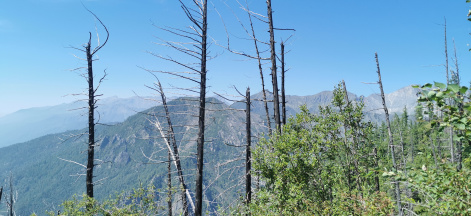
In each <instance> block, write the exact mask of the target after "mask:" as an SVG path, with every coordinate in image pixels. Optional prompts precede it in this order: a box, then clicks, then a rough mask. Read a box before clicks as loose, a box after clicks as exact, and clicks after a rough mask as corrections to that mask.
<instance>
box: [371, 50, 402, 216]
mask: <svg viewBox="0 0 471 216" xmlns="http://www.w3.org/2000/svg"><path fill="white" fill-rule="evenodd" d="M375 59H376V67H377V72H378V84H379V89H380V91H381V100H382V102H383V108H384V114H385V115H386V126H387V128H388V135H389V148H390V151H391V158H392V163H393V169H394V171H395V172H396V173H397V164H396V153H395V150H394V140H393V135H392V132H391V124H390V122H389V111H388V107H387V106H386V100H385V98H384V91H383V82H382V81H381V71H380V68H379V60H378V53H375ZM394 186H395V189H396V204H397V211H398V212H399V215H401V216H402V215H403V212H402V207H401V189H400V188H399V182H397V181H395V182H394Z"/></svg>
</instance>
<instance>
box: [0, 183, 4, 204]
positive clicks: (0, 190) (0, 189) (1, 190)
mask: <svg viewBox="0 0 471 216" xmlns="http://www.w3.org/2000/svg"><path fill="white" fill-rule="evenodd" d="M2 194H3V186H2V187H0V202H1V201H2Z"/></svg>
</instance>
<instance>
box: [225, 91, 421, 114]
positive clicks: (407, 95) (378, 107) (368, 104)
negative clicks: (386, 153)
mask: <svg viewBox="0 0 471 216" xmlns="http://www.w3.org/2000/svg"><path fill="white" fill-rule="evenodd" d="M417 93H418V90H417V89H414V88H412V86H407V87H404V88H401V89H399V90H397V91H395V92H392V93H390V94H386V95H385V100H386V106H387V107H388V110H389V113H390V114H395V113H397V114H398V113H402V112H403V110H404V108H406V110H407V112H408V113H409V115H413V114H414V109H415V107H416V105H417ZM267 97H268V98H267V99H268V100H273V95H272V94H271V93H270V94H268V95H267ZM332 97H333V92H332V91H323V92H320V93H318V94H315V95H309V96H294V95H287V96H286V113H287V115H288V116H290V115H295V114H296V113H298V112H299V111H300V109H299V107H300V106H301V105H306V106H307V108H308V109H309V110H310V111H311V112H313V113H316V112H318V111H319V106H326V105H329V104H330V102H331V101H332ZM348 97H349V100H351V101H360V100H363V102H364V103H365V107H364V110H363V111H364V113H365V121H372V122H374V123H380V122H382V121H384V119H385V117H384V109H383V103H382V100H381V95H380V94H372V95H369V96H368V97H363V96H357V95H355V94H353V93H351V92H349V94H348ZM251 99H253V100H254V101H253V102H252V108H251V110H252V112H254V113H256V114H258V115H261V116H262V118H263V119H266V117H265V115H266V114H265V108H264V104H263V102H262V101H261V100H262V99H263V94H262V93H261V92H260V93H257V94H255V95H253V96H251ZM231 107H233V108H236V109H245V104H243V103H240V102H239V103H234V104H232V105H231ZM268 107H269V111H270V114H271V115H273V103H269V104H268Z"/></svg>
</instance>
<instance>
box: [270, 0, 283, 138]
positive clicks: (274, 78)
mask: <svg viewBox="0 0 471 216" xmlns="http://www.w3.org/2000/svg"><path fill="white" fill-rule="evenodd" d="M272 12H273V11H272V8H271V0H267V13H268V27H269V31H270V53H271V57H270V60H271V80H272V84H273V107H274V112H275V125H276V127H277V130H278V132H279V133H281V120H280V102H279V100H280V99H279V96H278V76H277V73H276V50H275V32H274V29H273V17H272Z"/></svg>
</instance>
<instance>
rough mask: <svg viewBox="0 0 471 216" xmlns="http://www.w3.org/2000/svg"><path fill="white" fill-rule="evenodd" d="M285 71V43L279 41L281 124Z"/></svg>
mask: <svg viewBox="0 0 471 216" xmlns="http://www.w3.org/2000/svg"><path fill="white" fill-rule="evenodd" d="M285 72H286V71H285V44H284V43H283V42H281V112H282V115H283V122H282V124H283V125H285V124H286V99H285Z"/></svg>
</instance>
